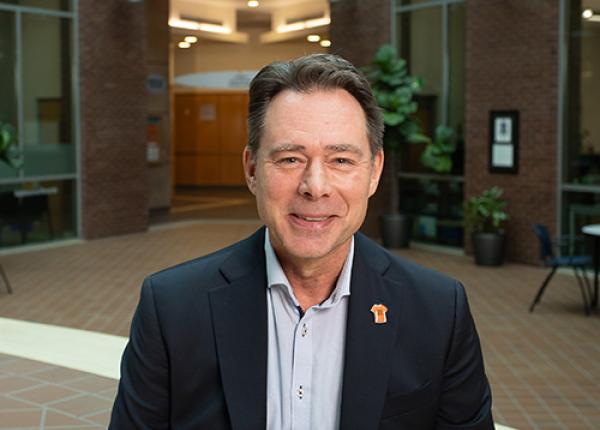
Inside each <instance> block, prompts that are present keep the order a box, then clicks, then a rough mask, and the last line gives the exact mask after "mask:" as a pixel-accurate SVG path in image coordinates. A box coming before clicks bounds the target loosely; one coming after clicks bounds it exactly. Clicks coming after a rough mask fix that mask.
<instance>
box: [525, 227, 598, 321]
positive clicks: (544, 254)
mask: <svg viewBox="0 0 600 430" xmlns="http://www.w3.org/2000/svg"><path fill="white" fill-rule="evenodd" d="M533 230H534V231H535V234H536V236H537V238H538V239H539V242H540V258H541V259H542V262H543V264H544V266H546V267H551V268H552V270H551V271H550V273H549V274H548V276H547V277H546V279H544V282H543V283H542V286H541V287H540V289H539V290H538V292H537V294H536V296H535V299H533V303H531V306H530V307H529V312H533V309H534V308H535V305H537V304H538V302H539V301H540V299H541V298H542V294H544V290H545V289H546V287H547V286H548V283H549V282H550V279H552V277H553V276H554V273H555V272H556V269H558V268H559V267H571V268H572V269H573V272H574V273H575V278H577V283H578V284H579V288H580V289H581V296H582V298H583V309H584V311H585V314H586V315H588V316H589V314H590V303H589V300H588V296H589V297H590V298H591V297H592V286H591V285H590V282H589V280H588V278H587V275H586V272H585V268H586V267H587V266H591V265H592V257H591V256H590V255H574V254H573V243H574V242H576V241H581V240H583V239H582V238H580V237H577V236H572V235H565V236H561V237H559V238H558V239H557V240H555V241H552V240H551V239H550V234H549V233H548V228H546V226H545V225H542V224H534V225H533ZM554 248H558V249H559V250H560V251H562V250H563V249H568V251H567V252H566V253H565V254H566V255H565V254H563V253H562V252H560V254H561V255H560V256H558V257H557V256H556V255H555V254H554V251H553V249H554ZM578 270H581V274H579V272H578Z"/></svg>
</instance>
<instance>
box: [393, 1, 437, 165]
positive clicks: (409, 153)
mask: <svg viewBox="0 0 600 430" xmlns="http://www.w3.org/2000/svg"><path fill="white" fill-rule="evenodd" d="M441 11H442V8H441V7H439V6H438V7H432V8H427V9H422V10H418V11H413V12H403V13H401V14H399V15H398V49H399V54H400V56H401V57H402V58H404V59H405V60H406V61H407V62H408V69H409V73H410V74H411V75H412V76H415V77H419V78H421V79H422V83H423V87H422V91H421V94H419V95H418V96H416V97H415V100H416V101H417V103H418V104H419V110H418V111H417V113H416V116H417V118H418V120H419V122H420V124H421V128H422V130H423V132H424V133H425V134H427V135H428V136H432V135H433V132H434V130H435V127H436V125H438V124H439V123H440V119H441V118H442V109H444V106H443V105H442V104H443V101H442V98H443V97H442V59H443V57H442V52H443V51H442V12H441ZM424 147H425V145H424V144H414V145H404V146H403V147H402V149H401V156H400V160H401V166H400V168H401V170H402V171H408V172H414V173H418V172H426V169H425V167H424V166H423V165H422V164H421V162H420V157H421V153H422V152H423V149H424Z"/></svg>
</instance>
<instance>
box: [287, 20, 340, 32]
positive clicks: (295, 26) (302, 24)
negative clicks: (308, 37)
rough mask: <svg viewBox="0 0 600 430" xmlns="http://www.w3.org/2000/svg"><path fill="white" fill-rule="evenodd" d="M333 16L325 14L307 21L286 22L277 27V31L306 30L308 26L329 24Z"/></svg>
mask: <svg viewBox="0 0 600 430" xmlns="http://www.w3.org/2000/svg"><path fill="white" fill-rule="evenodd" d="M330 23H331V18H329V17H328V16H324V17H322V18H314V19H308V20H306V21H298V22H292V23H291V24H284V25H280V26H279V27H277V33H289V32H290V31H298V30H304V29H306V28H315V27H322V26H325V25H329V24H330Z"/></svg>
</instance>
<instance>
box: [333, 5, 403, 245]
mask: <svg viewBox="0 0 600 430" xmlns="http://www.w3.org/2000/svg"><path fill="white" fill-rule="evenodd" d="M390 10H391V3H390V0H370V1H368V2H366V1H360V0H338V1H332V2H331V25H330V30H329V32H330V38H331V53H333V54H338V55H341V56H342V57H344V58H346V59H347V60H349V61H351V62H352V63H353V64H354V65H355V66H357V67H362V66H366V65H368V64H369V63H370V62H371V59H372V58H373V55H375V52H376V51H377V49H378V48H379V46H381V45H382V44H384V43H390V42H391V19H392V18H391V16H390ZM387 176H388V175H386V171H384V172H383V177H382V181H381V182H380V184H379V188H378V190H377V193H375V195H374V196H373V197H372V198H371V200H370V201H369V211H368V213H367V218H366V220H365V223H364V225H363V227H362V229H361V230H362V231H363V232H364V233H366V234H368V235H370V236H372V237H379V230H378V226H377V217H378V216H379V214H380V213H382V212H383V211H384V210H386V209H387V207H386V202H388V201H389V199H388V198H387V194H388V193H389V178H388V177H387Z"/></svg>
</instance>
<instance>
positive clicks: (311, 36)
mask: <svg viewBox="0 0 600 430" xmlns="http://www.w3.org/2000/svg"><path fill="white" fill-rule="evenodd" d="M306 40H308V41H309V42H318V41H319V40H321V36H319V35H318V34H309V35H308V36H306Z"/></svg>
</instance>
